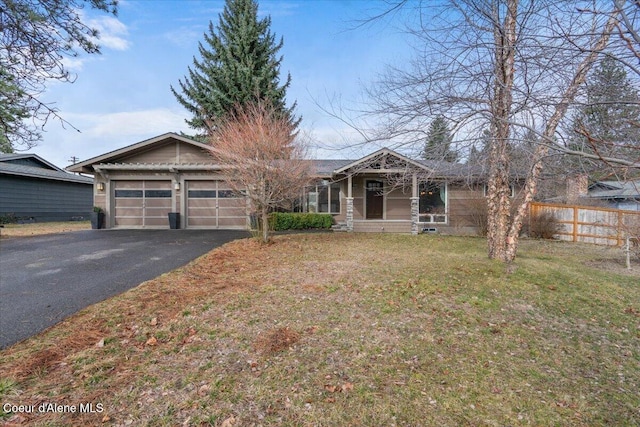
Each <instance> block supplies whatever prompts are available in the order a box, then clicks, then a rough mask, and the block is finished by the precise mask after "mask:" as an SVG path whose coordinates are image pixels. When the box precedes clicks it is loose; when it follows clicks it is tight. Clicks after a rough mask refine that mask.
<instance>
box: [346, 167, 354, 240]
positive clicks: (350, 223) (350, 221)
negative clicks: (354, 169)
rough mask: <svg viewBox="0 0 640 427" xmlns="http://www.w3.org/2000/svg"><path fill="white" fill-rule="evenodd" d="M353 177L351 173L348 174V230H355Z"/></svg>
mask: <svg viewBox="0 0 640 427" xmlns="http://www.w3.org/2000/svg"><path fill="white" fill-rule="evenodd" d="M351 187H353V179H352V177H351V175H349V176H347V197H346V201H347V231H348V232H352V231H353V190H352V188H351Z"/></svg>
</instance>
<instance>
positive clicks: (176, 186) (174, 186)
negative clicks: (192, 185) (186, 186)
mask: <svg viewBox="0 0 640 427" xmlns="http://www.w3.org/2000/svg"><path fill="white" fill-rule="evenodd" d="M173 188H174V189H175V190H176V191H180V183H179V182H176V183H174V184H173Z"/></svg>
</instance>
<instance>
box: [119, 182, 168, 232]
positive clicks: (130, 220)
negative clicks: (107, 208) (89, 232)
mask: <svg viewBox="0 0 640 427" xmlns="http://www.w3.org/2000/svg"><path fill="white" fill-rule="evenodd" d="M113 187H114V201H115V213H114V221H115V226H116V227H125V228H126V227H144V228H168V227H169V220H168V215H167V214H168V213H169V212H171V201H172V197H171V196H172V194H171V181H113Z"/></svg>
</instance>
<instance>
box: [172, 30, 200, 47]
mask: <svg viewBox="0 0 640 427" xmlns="http://www.w3.org/2000/svg"><path fill="white" fill-rule="evenodd" d="M203 34H204V30H203V31H196V30H194V29H193V28H191V27H180V28H176V29H175V30H173V31H168V32H166V33H164V34H163V35H162V37H164V38H165V39H166V40H167V41H169V43H171V44H173V45H176V46H178V47H181V48H192V47H193V46H195V45H196V44H197V43H198V41H200V40H201V39H203Z"/></svg>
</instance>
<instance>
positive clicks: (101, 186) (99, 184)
mask: <svg viewBox="0 0 640 427" xmlns="http://www.w3.org/2000/svg"><path fill="white" fill-rule="evenodd" d="M98 191H104V182H99V183H98Z"/></svg>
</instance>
